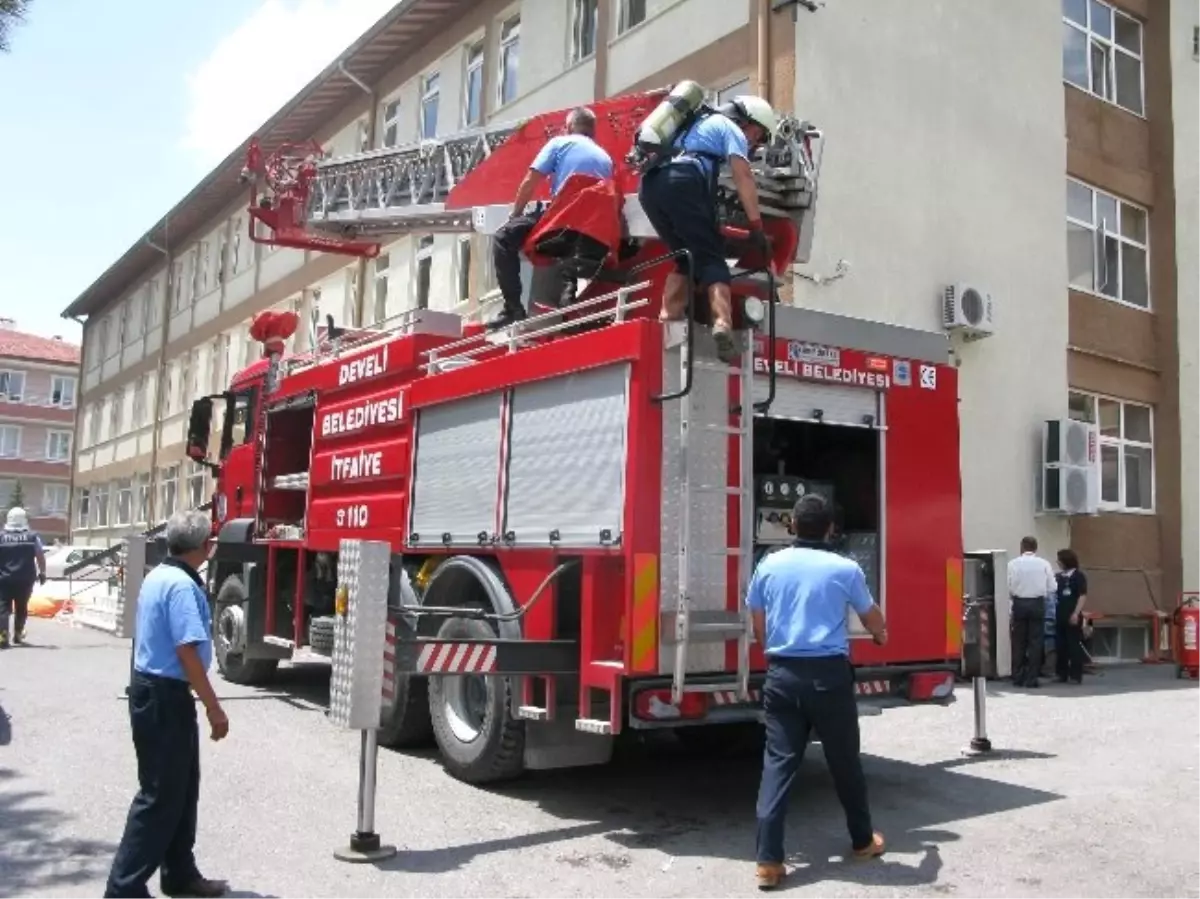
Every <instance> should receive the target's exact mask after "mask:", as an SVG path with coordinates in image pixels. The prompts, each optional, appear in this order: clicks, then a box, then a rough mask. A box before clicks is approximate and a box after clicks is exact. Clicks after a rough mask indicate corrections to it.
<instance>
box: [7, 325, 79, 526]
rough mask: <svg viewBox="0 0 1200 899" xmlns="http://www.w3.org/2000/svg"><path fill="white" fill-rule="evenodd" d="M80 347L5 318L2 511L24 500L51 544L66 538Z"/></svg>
mask: <svg viewBox="0 0 1200 899" xmlns="http://www.w3.org/2000/svg"><path fill="white" fill-rule="evenodd" d="M78 393H79V347H77V346H75V345H74V344H70V343H67V342H65V341H63V340H62V339H60V338H45V337H38V336H36V335H34V334H25V333H23V332H21V331H18V330H17V323H16V322H14V321H13V320H12V319H7V318H3V319H0V513H2V512H4V511H6V510H7V509H9V508H10V507H11V506H13V505H15V504H17V503H20V504H21V505H22V506H23V507H24V509H25V511H26V512H28V513H29V520H30V526H31V527H32V528H33V529H34V530H36V531H38V532H39V533H40V534H41V535H42V538H43V539H44V540H45V541H46V542H50V541H53V540H59V541H63V540H66V539H67V537H68V535H69V533H70V526H69V524H68V520H67V513H68V511H69V508H70V497H71V463H72V447H73V445H74V439H75V406H76V400H77V397H78Z"/></svg>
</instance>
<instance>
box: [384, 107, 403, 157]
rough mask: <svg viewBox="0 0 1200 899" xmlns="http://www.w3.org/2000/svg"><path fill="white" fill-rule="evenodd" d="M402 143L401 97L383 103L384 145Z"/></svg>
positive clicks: (389, 145) (392, 145) (391, 145)
mask: <svg viewBox="0 0 1200 899" xmlns="http://www.w3.org/2000/svg"><path fill="white" fill-rule="evenodd" d="M398 143H400V98H399V97H397V98H396V99H395V100H389V101H388V102H387V103H384V104H383V146H385V147H394V146H396V144H398Z"/></svg>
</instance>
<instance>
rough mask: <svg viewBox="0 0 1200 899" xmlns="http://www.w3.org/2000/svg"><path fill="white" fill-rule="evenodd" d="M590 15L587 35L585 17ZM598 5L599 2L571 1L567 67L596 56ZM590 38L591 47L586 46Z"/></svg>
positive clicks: (598, 40) (590, 0)
mask: <svg viewBox="0 0 1200 899" xmlns="http://www.w3.org/2000/svg"><path fill="white" fill-rule="evenodd" d="M589 12H590V13H591V20H592V21H591V33H590V35H589V33H588V31H587V29H586V26H587V16H588V13H589ZM599 32H600V3H599V0H571V44H570V47H569V54H568V58H567V64H568V65H578V64H579V63H581V62H584V61H586V60H589V59H591V58H592V57H593V56H595V55H596V47H597V45H598V44H599V42H600V34H599ZM589 37H590V40H591V46H590V47H589V46H587V45H586V44H587V40H588V38H589Z"/></svg>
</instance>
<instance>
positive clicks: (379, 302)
mask: <svg viewBox="0 0 1200 899" xmlns="http://www.w3.org/2000/svg"><path fill="white" fill-rule="evenodd" d="M390 265H391V260H389V259H388V256H387V254H386V253H381V254H380V255H378V256H376V257H375V278H374V293H373V301H372V306H373V307H374V312H375V324H379V323H380V322H381V321H383V320H384V319H385V318H387V298H388V266H390Z"/></svg>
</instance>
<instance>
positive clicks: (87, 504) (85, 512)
mask: <svg viewBox="0 0 1200 899" xmlns="http://www.w3.org/2000/svg"><path fill="white" fill-rule="evenodd" d="M91 517H92V490H91V488H90V487H80V488H79V490H78V492H77V494H76V505H75V527H77V528H81V529H87V528H89V527H91V526H92V522H91Z"/></svg>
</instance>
